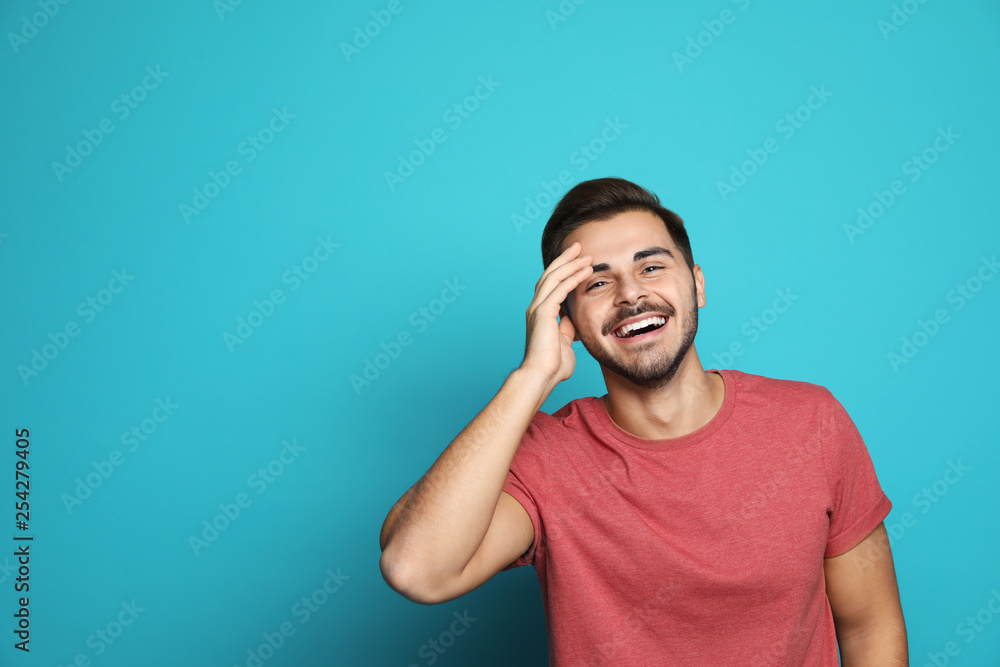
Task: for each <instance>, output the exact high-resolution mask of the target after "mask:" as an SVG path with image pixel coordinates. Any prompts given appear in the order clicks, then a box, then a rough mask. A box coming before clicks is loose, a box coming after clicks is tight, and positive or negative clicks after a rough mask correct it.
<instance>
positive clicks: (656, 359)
mask: <svg viewBox="0 0 1000 667" xmlns="http://www.w3.org/2000/svg"><path fill="white" fill-rule="evenodd" d="M691 296H692V298H691V303H692V308H691V309H690V310H689V311H688V312H686V313H685V315H686V317H685V318H684V320H685V322H686V324H685V326H684V331H682V332H681V340H680V344H679V345H678V347H677V349H676V350H675V351H674V353H673V354H671V353H670V352H669V351H666V350H664V349H662V347H663V345H665V344H666V343H665V341H662V340H658V341H653V342H652V343H653V344H652V345H649V344H646V346H647V348H649V349H642V350H639V349H637V350H633V351H632V352H631V354H632V355H633V356H635V357H637V359H635V360H634V361H631V362H626V361H623V360H622V359H620V358H618V357H615V356H612V355H611V354H609V353H608V351H607V350H606V349H605V348H603V347H602V346H601V345H599V344H598V343H597V341H594V340H588V337H587V336H584V335H583V334H581V335H580V342H581V343H583V347H584V349H585V350H587V352H589V353H590V356H592V357H593V358H594V359H595V360H596V361H597V363H599V364H600V365H601V366H602V367H603V368H606V369H607V370H609V371H611V372H613V373H615V374H617V375H620V376H621V377H623V378H625V379H626V380H628V381H629V382H631V383H632V384H634V385H636V386H638V387H642V388H643V389H658V388H659V387H662V386H664V385H666V384H668V383H669V382H670V381H671V380H672V379H673V378H674V375H676V374H677V369H679V368H680V365H681V362H683V361H684V357H685V356H686V355H687V351H688V350H689V349H691V346H692V345H693V344H694V337H695V334H696V333H698V292H697V288H693V289H692V291H691ZM648 312H661V313H666V315H667V316H668V317H669V318H670V319H674V316H675V315H676V311H675V310H674V309H673V308H671V307H670V306H669V305H667V304H663V307H662V308H661V307H658V306H656V305H655V304H651V303H647V302H643V303H640V304H639V305H638V306H636V307H635V308H630V309H622V310H620V311H619V312H618V315H617V317H616V318H615V319H614V323H613V324H606V325H605V326H604V331H603V335H611V336H613V335H614V334H613V333H611V332H612V331H613V330H614V329H615V328H617V327H618V325H619V323H621V322H623V321H624V320H627V319H629V318H630V317H635V316H637V315H641V314H643V313H648ZM669 323H670V322H669V320H668V321H667V324H669ZM667 324H664V326H667Z"/></svg>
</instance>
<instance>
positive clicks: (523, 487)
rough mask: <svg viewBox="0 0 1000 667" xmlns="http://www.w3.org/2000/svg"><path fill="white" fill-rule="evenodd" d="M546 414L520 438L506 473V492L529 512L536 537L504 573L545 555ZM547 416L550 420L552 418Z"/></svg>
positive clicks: (538, 414) (533, 561)
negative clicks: (542, 512) (542, 507)
mask: <svg viewBox="0 0 1000 667" xmlns="http://www.w3.org/2000/svg"><path fill="white" fill-rule="evenodd" d="M543 414H544V413H537V414H536V416H535V418H534V419H533V420H532V422H531V424H529V426H528V429H527V430H526V431H525V433H524V436H523V437H522V438H521V444H520V445H518V448H517V451H516V452H515V453H514V459H513V460H512V461H511V464H510V470H509V471H508V472H507V480H506V481H505V482H504V485H503V490H504V491H506V492H507V493H509V494H510V495H511V496H513V497H514V500H516V501H517V502H519V503H520V504H521V507H523V508H524V511H526V512H527V513H528V517H529V518H530V519H531V525H532V527H533V528H534V531H535V536H534V539H532V541H531V546H530V547H528V550H527V551H525V552H524V554H522V555H521V557H520V558H518V559H517V560H515V561H514V562H513V563H511V564H510V565H508V566H507V567H505V568H503V569H504V570H509V569H512V568H515V567H520V566H522V565H534V564H535V562H536V560H537V559H539V558H541V556H542V553H543V552H544V546H543V539H544V537H543V533H542V520H541V515H540V514H539V504H540V501H541V498H542V494H543V492H544V481H545V455H546V452H547V451H548V448H547V447H546V444H545V436H544V435H543V434H542V430H541V428H540V425H539V419H540V418H542V415H543ZM544 416H545V417H549V415H544Z"/></svg>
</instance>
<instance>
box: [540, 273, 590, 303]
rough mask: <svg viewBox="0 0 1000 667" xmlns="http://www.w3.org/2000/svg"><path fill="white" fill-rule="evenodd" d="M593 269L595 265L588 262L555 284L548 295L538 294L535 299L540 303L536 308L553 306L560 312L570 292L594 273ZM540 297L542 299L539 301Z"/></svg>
mask: <svg viewBox="0 0 1000 667" xmlns="http://www.w3.org/2000/svg"><path fill="white" fill-rule="evenodd" d="M593 271H594V267H592V266H591V265H590V264H586V265H584V266H582V267H581V268H579V269H577V270H576V272H575V273H573V274H572V275H570V276H568V277H567V278H565V279H563V280H562V281H560V282H559V284H557V285H555V286H554V287H553V288H552V291H551V292H549V293H548V295H545V296H543V295H542V294H539V295H538V296H536V297H535V300H536V301H538V305H537V306H535V308H536V309H538V308H541V307H543V306H545V307H550V308H553V309H554V311H555V312H556V313H558V312H559V310H560V309H561V308H562V307H563V302H564V301H566V297H568V296H569V293H570V292H572V291H573V290H574V289H576V288H577V286H578V285H579V284H580V283H582V282H583V281H584V280H586V279H587V278H589V277H590V276H591V274H592V273H593ZM539 299H541V300H540V301H539ZM533 305H534V304H533Z"/></svg>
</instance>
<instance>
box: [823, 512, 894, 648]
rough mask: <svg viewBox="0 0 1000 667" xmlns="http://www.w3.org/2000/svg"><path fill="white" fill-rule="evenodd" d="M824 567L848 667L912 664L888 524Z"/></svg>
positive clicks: (831, 559) (831, 606) (829, 559)
mask: <svg viewBox="0 0 1000 667" xmlns="http://www.w3.org/2000/svg"><path fill="white" fill-rule="evenodd" d="M823 565H824V571H825V574H826V594H827V597H828V598H829V599H830V609H831V610H832V611H833V621H834V625H835V626H836V628H837V642H838V643H839V644H840V657H841V662H842V664H843V665H844V667H851V666H852V665H886V666H891V665H899V666H900V667H905V666H906V665H908V664H909V662H908V657H907V646H906V624H905V623H904V621H903V609H902V605H901V604H900V601H899V588H898V586H897V584H896V570H895V567H894V566H893V562H892V551H891V549H890V547H889V538H888V536H887V535H886V531H885V524H884V523H880V524H879V525H878V527H876V528H875V530H873V531H872V532H871V533H870V534H869V535H868V537H866V538H865V539H864V540H862V541H861V542H860V543H859V544H858V545H857V546H855V547H854V548H853V549H851V550H850V551H848V552H847V553H844V554H841V555H840V556H835V557H833V558H827V559H826V560H825V561H824V563H823Z"/></svg>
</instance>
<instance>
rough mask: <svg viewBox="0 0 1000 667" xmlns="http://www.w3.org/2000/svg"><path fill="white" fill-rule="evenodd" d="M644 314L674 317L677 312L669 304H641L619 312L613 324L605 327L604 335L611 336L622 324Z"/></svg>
mask: <svg viewBox="0 0 1000 667" xmlns="http://www.w3.org/2000/svg"><path fill="white" fill-rule="evenodd" d="M643 313H664V314H666V316H667V317H673V316H674V314H675V311H674V309H673V308H671V307H670V305H669V304H666V303H665V304H663V305H662V306H656V305H652V304H640V305H638V306H636V307H635V308H622V309H621V310H619V311H618V313H617V314H616V316H615V319H614V321H613V322H611V323H608V324H605V325H604V331H603V334H604V335H605V336H607V335H610V334H611V332H612V331H614V330H615V329H617V328H618V327H619V326H621V323H622V322H624V321H625V320H627V319H629V318H631V317H636V316H637V315H642V314H643Z"/></svg>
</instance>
